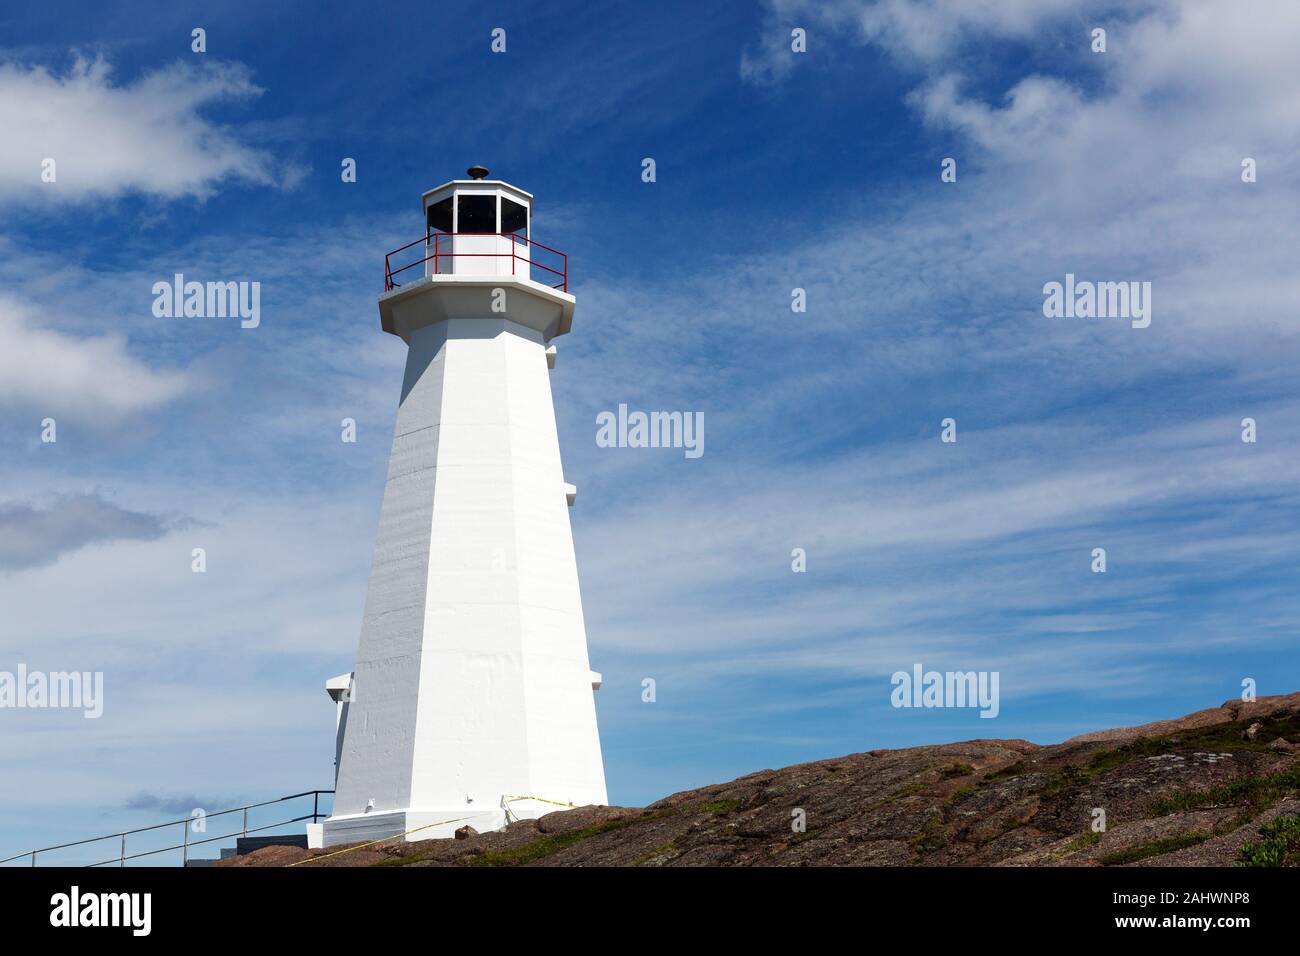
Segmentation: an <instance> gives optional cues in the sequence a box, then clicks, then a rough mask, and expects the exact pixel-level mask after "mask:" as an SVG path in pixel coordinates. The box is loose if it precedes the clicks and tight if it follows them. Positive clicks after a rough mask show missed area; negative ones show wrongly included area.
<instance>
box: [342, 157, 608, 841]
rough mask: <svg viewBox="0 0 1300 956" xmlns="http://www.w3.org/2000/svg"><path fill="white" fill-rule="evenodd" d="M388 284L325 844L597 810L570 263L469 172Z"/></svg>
mask: <svg viewBox="0 0 1300 956" xmlns="http://www.w3.org/2000/svg"><path fill="white" fill-rule="evenodd" d="M468 175H469V178H468V179H455V180H452V181H450V182H447V183H444V184H443V185H441V186H438V187H437V188H435V189H431V190H429V191H428V192H426V193H425V194H424V196H423V209H424V225H425V231H424V235H423V236H421V237H420V238H419V239H416V240H415V241H414V242H412V243H409V244H407V245H405V246H403V247H401V248H399V249H397V250H394V251H393V252H392V253H389V254H388V256H387V257H386V259H385V263H384V291H383V293H382V294H381V295H380V296H379V316H380V324H381V327H382V328H383V331H385V332H387V333H390V334H392V335H396V336H398V337H399V338H401V339H402V341H404V342H405V343H406V346H407V355H406V369H405V373H404V375H403V378H402V386H401V399H400V402H399V404H398V409H397V424H396V428H395V430H394V434H393V447H392V453H391V455H390V457H389V462H388V479H387V483H386V484H385V486H384V497H383V505H382V508H381V511H380V517H379V530H378V534H377V536H376V539H375V550H374V560H373V563H372V566H371V571H370V582H369V588H368V591H367V594H366V604H365V612H364V615H363V619H362V624H361V638H360V642H359V646H358V649H357V660H356V669H355V671H353V672H352V673H351V674H350V675H341V676H340V677H337V678H334V679H332V680H331V681H330V682H329V683H328V684H327V690H328V691H329V693H330V696H331V698H332V699H334V700H335V701H336V706H337V724H336V725H337V737H336V785H335V789H336V793H335V799H334V810H333V814H332V815H331V816H330V817H329V818H328V819H327V820H326V821H325V822H324V826H323V843H324V845H325V846H334V845H338V844H341V843H351V842H355V841H358V840H372V839H379V838H383V837H393V836H397V835H404V836H405V837H406V839H408V840H421V839H428V838H433V837H448V836H451V835H453V834H454V832H455V831H456V830H457V829H459V828H460V827H463V826H466V825H468V826H472V827H474V828H475V829H476V830H479V831H485V830H493V829H499V828H500V827H502V826H504V825H505V824H506V823H507V822H509V821H510V820H513V819H519V818H530V817H537V816H541V815H542V814H545V813H550V812H552V811H555V810H559V809H563V808H565V807H568V806H583V805H587V804H603V803H605V802H606V801H607V797H606V792H605V772H604V767H603V764H602V761H601V753H600V739H599V736H598V734H597V731H596V710H595V701H594V697H593V693H594V691H595V690H596V689H597V688H599V686H600V675H599V674H597V673H595V672H594V671H592V670H591V666H590V663H589V660H588V656H587V635H586V627H585V625H584V622H583V616H582V598H581V594H580V592H579V587H578V567H577V560H576V557H575V553H574V547H573V533H572V529H571V527H570V523H569V508H570V507H571V506H572V505H573V504H574V500H575V497H576V494H577V492H576V489H575V488H574V486H573V485H571V484H569V483H568V482H566V480H565V476H564V472H563V469H562V467H561V463H560V447H559V438H558V435H557V433H556V427H555V408H554V405H553V402H552V398H551V384H550V370H551V369H552V368H554V364H555V347H554V346H553V345H552V344H551V342H552V340H554V339H555V338H556V337H558V336H561V335H564V334H566V333H567V332H568V331H569V329H570V326H571V325H572V322H573V309H574V304H575V299H574V297H573V295H572V294H571V293H570V292H569V269H568V257H567V256H566V255H565V254H564V253H561V252H559V251H558V250H556V249H553V248H551V247H549V246H545V245H543V244H541V243H539V242H537V241H536V240H535V239H534V238H533V236H532V228H533V222H532V218H533V205H534V203H533V197H532V195H531V194H529V193H527V192H524V191H523V190H522V189H519V188H517V187H515V186H512V185H510V184H509V183H506V182H503V181H501V180H497V179H490V178H489V173H488V170H486V169H484V168H483V167H481V166H473V167H471V168H470V169H469V171H468Z"/></svg>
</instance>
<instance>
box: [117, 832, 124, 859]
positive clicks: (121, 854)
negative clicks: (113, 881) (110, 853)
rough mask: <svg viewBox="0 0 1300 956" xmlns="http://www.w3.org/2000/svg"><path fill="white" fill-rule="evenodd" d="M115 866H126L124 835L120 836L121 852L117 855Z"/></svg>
mask: <svg viewBox="0 0 1300 956" xmlns="http://www.w3.org/2000/svg"><path fill="white" fill-rule="evenodd" d="M117 865H118V866H126V834H125V833H123V834H122V850H121V852H120V853H119V854H118V855H117Z"/></svg>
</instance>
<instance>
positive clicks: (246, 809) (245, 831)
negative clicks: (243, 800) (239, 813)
mask: <svg viewBox="0 0 1300 956" xmlns="http://www.w3.org/2000/svg"><path fill="white" fill-rule="evenodd" d="M244 836H248V807H244Z"/></svg>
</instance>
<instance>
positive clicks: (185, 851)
mask: <svg viewBox="0 0 1300 956" xmlns="http://www.w3.org/2000/svg"><path fill="white" fill-rule="evenodd" d="M181 826H183V827H185V839H184V840H182V841H181V866H185V865H186V864H187V863H189V862H190V821H189V820H186V821H185V822H184V823H182V824H181Z"/></svg>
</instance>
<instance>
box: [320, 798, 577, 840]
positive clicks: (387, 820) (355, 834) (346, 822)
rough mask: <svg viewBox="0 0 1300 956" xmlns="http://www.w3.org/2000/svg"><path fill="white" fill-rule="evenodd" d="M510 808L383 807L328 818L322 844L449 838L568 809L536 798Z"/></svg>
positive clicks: (512, 803) (516, 802) (519, 801)
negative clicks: (463, 831) (463, 829)
mask: <svg viewBox="0 0 1300 956" xmlns="http://www.w3.org/2000/svg"><path fill="white" fill-rule="evenodd" d="M509 807H510V810H509V812H508V813H507V811H506V810H505V809H504V808H502V807H497V808H492V809H481V810H471V809H469V808H468V807H465V806H460V807H451V808H447V809H444V810H438V809H433V810H385V811H379V812H372V813H353V814H348V815H346V816H338V817H328V818H327V819H325V820H323V821H322V822H321V824H320V825H321V828H322V831H321V834H322V836H321V844H322V846H326V847H331V846H342V845H343V844H345V843H369V842H371V841H372V840H387V839H392V838H394V837H398V836H401V837H404V838H405V840H406V842H407V843H415V842H417V841H419V840H449V839H451V838H452V837H454V836H455V835H456V831H457V830H459V829H460V828H461V827H465V826H468V827H473V828H474V829H475V830H476V831H477V832H479V833H490V832H492V831H493V830H501V829H504V828H505V826H506V824H507V823H509V822H510V821H512V820H535V819H537V818H538V817H541V816H545V815H546V814H548V813H555V812H558V811H563V810H569V809H572V808H571V807H569V806H568V805H565V804H558V803H554V802H552V801H549V800H538V799H536V798H519V799H514V800H510V801H509Z"/></svg>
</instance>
